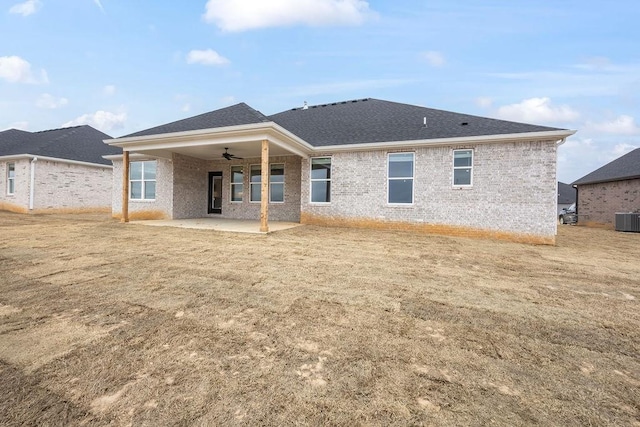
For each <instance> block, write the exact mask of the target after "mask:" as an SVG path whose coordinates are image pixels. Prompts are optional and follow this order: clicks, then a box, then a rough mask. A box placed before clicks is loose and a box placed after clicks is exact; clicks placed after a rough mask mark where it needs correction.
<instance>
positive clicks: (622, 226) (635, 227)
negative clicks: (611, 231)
mask: <svg viewBox="0 0 640 427" xmlns="http://www.w3.org/2000/svg"><path fill="white" fill-rule="evenodd" d="M616 231H631V232H634V233H640V212H629V213H626V212H616Z"/></svg>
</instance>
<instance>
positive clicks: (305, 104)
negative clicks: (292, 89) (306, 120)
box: [302, 101, 309, 110]
mask: <svg viewBox="0 0 640 427" xmlns="http://www.w3.org/2000/svg"><path fill="white" fill-rule="evenodd" d="M302 109H303V110H308V109H309V104H307V101H304V105H303V106H302Z"/></svg>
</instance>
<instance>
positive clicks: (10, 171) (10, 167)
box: [7, 163, 16, 194]
mask: <svg viewBox="0 0 640 427" xmlns="http://www.w3.org/2000/svg"><path fill="white" fill-rule="evenodd" d="M15 191H16V164H15V163H7V194H13V193H15Z"/></svg>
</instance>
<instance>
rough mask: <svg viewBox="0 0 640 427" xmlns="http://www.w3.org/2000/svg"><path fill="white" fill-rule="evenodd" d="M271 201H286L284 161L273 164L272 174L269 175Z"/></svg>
mask: <svg viewBox="0 0 640 427" xmlns="http://www.w3.org/2000/svg"><path fill="white" fill-rule="evenodd" d="M269 201H270V202H276V203H282V202H284V164H283V163H278V164H273V165H271V174H270V175H269Z"/></svg>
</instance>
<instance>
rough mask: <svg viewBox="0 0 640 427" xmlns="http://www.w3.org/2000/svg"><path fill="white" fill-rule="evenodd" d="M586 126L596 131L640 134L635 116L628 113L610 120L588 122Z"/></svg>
mask: <svg viewBox="0 0 640 427" xmlns="http://www.w3.org/2000/svg"><path fill="white" fill-rule="evenodd" d="M586 127H587V129H589V130H592V131H595V132H602V133H613V134H616V135H636V134H640V127H638V125H637V124H636V122H635V120H634V118H633V117H631V116H627V115H622V116H618V117H616V118H615V119H613V120H611V121H608V122H601V123H595V122H587V124H586Z"/></svg>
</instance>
